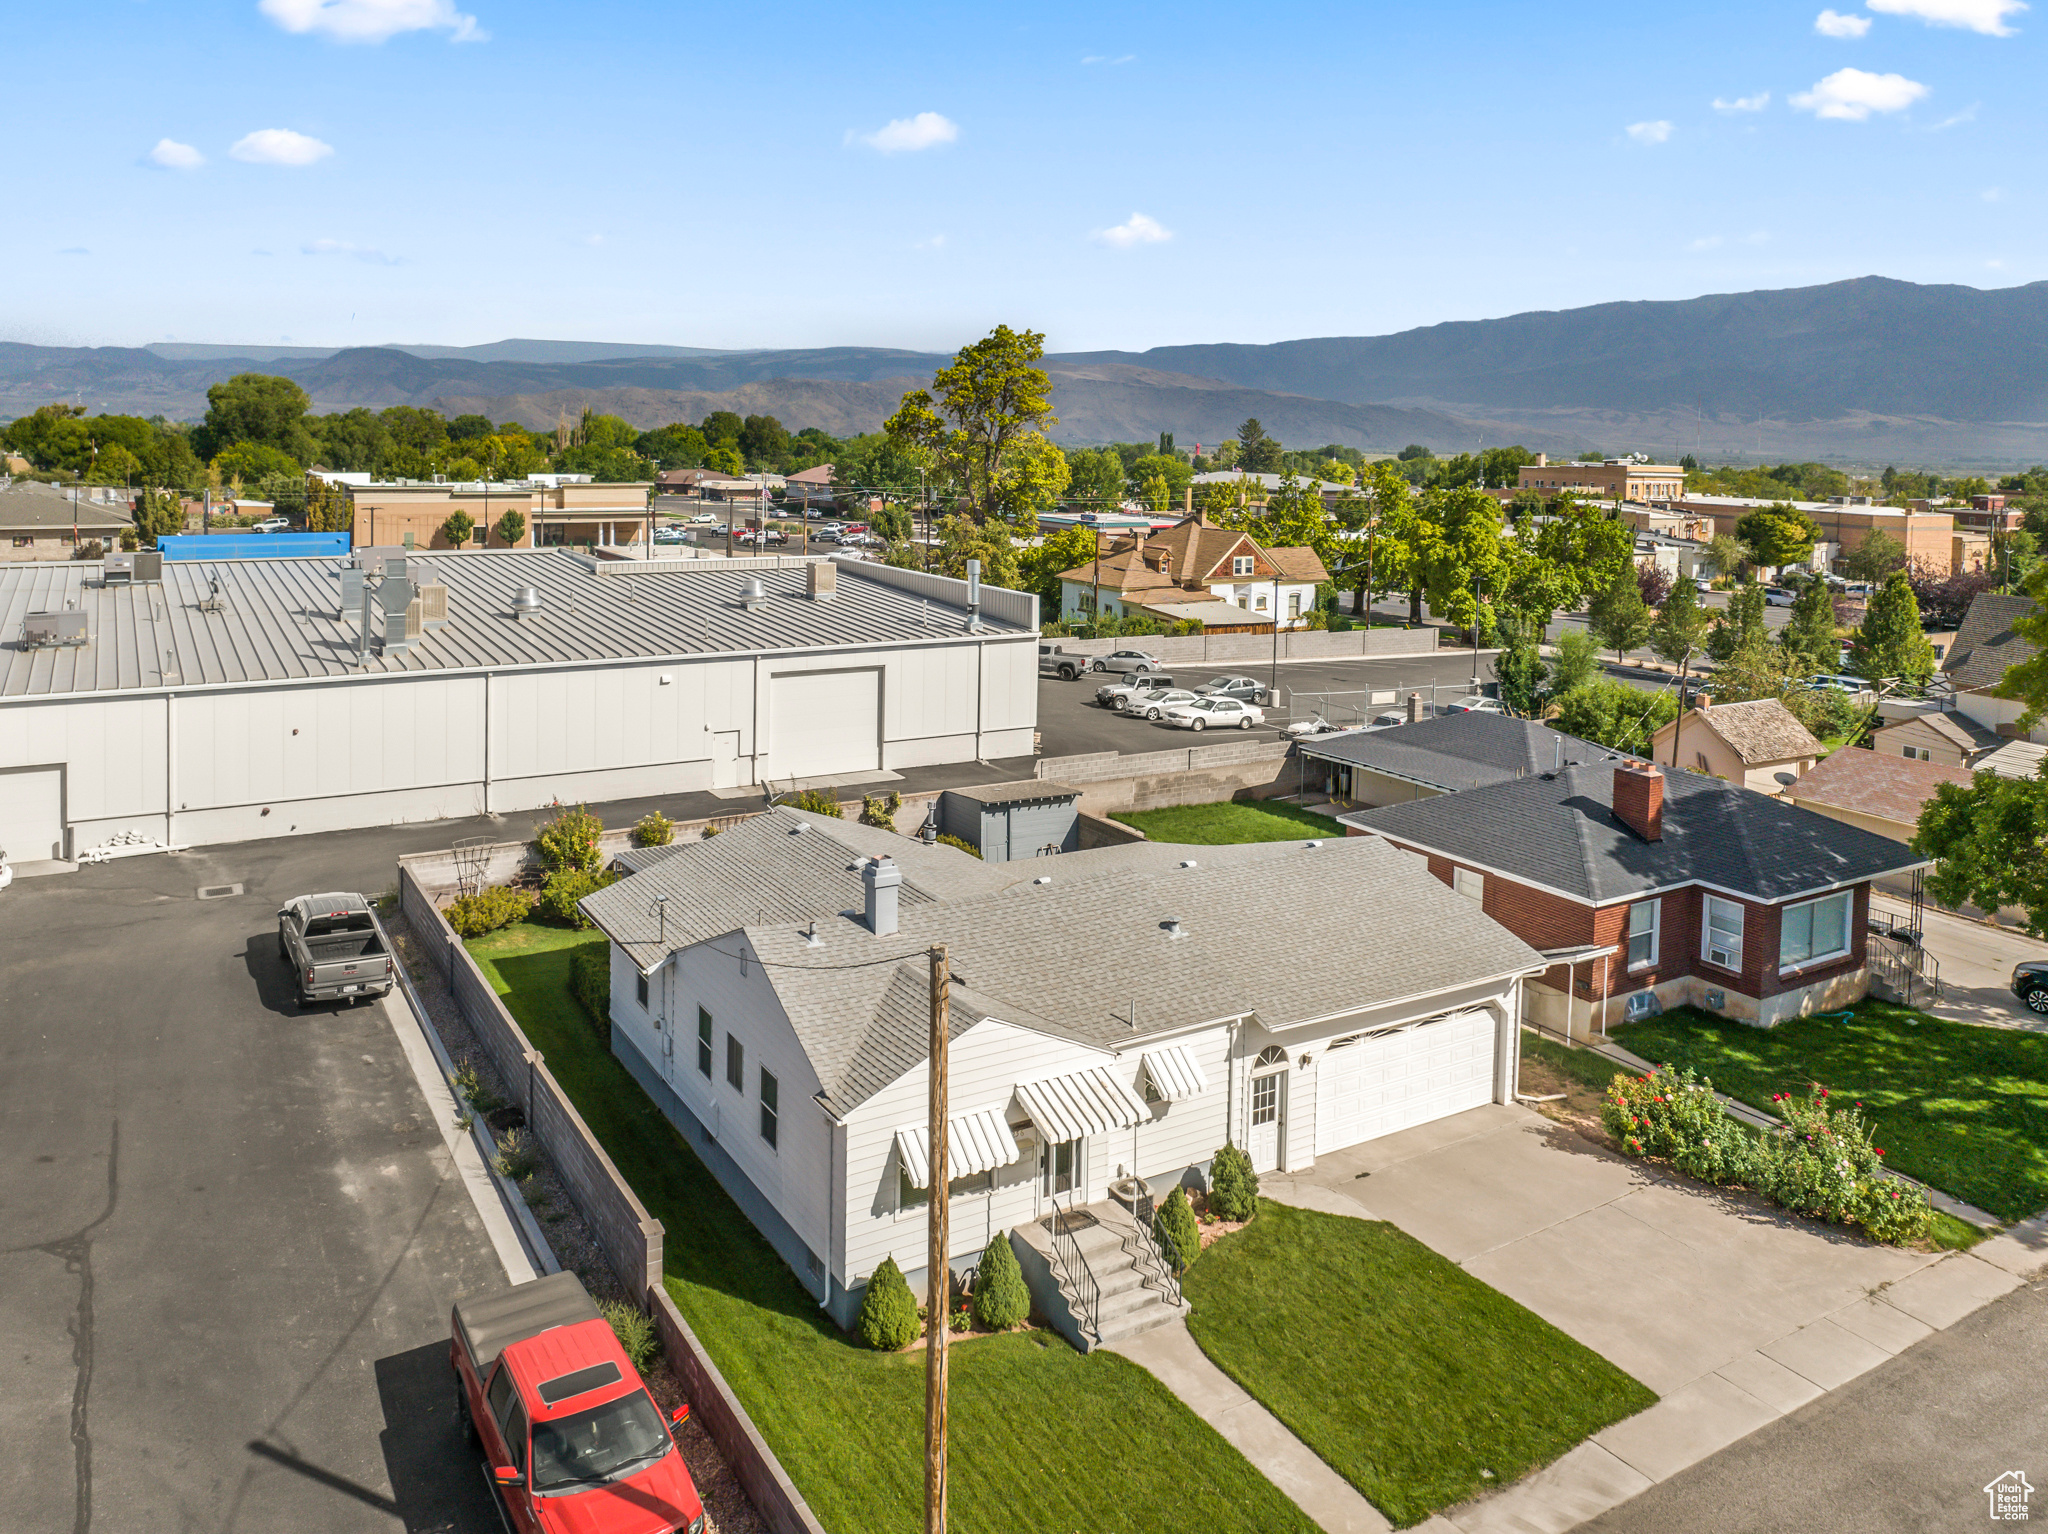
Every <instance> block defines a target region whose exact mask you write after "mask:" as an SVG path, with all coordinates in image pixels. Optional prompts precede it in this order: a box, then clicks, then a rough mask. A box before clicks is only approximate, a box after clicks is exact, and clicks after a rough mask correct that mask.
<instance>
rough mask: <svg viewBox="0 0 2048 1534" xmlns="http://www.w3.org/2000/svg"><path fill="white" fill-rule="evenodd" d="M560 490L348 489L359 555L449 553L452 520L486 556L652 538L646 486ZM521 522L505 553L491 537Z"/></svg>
mask: <svg viewBox="0 0 2048 1534" xmlns="http://www.w3.org/2000/svg"><path fill="white" fill-rule="evenodd" d="M549 479H550V480H554V479H560V482H559V483H546V482H542V481H539V480H514V481H502V482H492V483H488V484H486V483H483V482H481V481H478V482H473V483H465V484H377V483H370V484H361V485H357V484H350V485H349V486H348V494H349V500H350V501H351V502H352V503H353V505H354V509H355V542H356V547H357V548H370V547H372V546H374V545H382V544H388V545H396V546H401V547H404V548H408V549H445V548H448V547H449V546H450V545H449V541H448V534H447V532H446V531H445V528H446V527H447V524H448V519H449V518H450V517H452V516H453V515H454V514H455V513H456V512H458V511H459V512H462V513H463V514H464V515H466V516H467V517H468V518H469V520H470V523H471V524H472V526H473V527H474V529H475V530H474V531H473V532H472V533H471V534H470V540H469V541H470V543H471V544H472V545H482V546H485V547H488V548H494V549H502V548H506V547H508V546H509V547H512V548H545V547H548V546H550V545H559V544H571V543H601V544H628V543H646V542H648V541H649V540H650V539H651V538H652V537H653V533H654V513H653V511H652V510H651V509H650V508H649V506H648V504H647V491H648V488H649V482H647V481H640V482H637V483H636V482H631V481H627V482H621V483H617V484H606V483H589V482H578V481H575V480H573V479H567V478H561V477H560V476H549ZM508 511H516V512H518V513H519V515H520V518H521V519H522V524H523V525H522V526H521V528H520V533H519V536H518V537H517V538H514V539H513V540H512V541H511V543H510V544H509V545H508V544H507V543H506V540H505V538H504V537H503V535H502V534H500V533H499V532H497V531H496V529H497V527H498V525H499V524H500V523H501V522H502V521H503V520H504V516H505V513H506V512H508Z"/></svg>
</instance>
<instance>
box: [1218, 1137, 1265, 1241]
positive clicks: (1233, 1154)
mask: <svg viewBox="0 0 2048 1534" xmlns="http://www.w3.org/2000/svg"><path fill="white" fill-rule="evenodd" d="M1258 1207H1259V1174H1258V1173H1257V1172H1254V1171H1253V1170H1252V1158H1251V1157H1249V1156H1247V1155H1246V1154H1245V1153H1244V1152H1243V1151H1241V1150H1239V1149H1238V1148H1237V1147H1236V1146H1235V1145H1232V1144H1230V1143H1229V1142H1228V1141H1225V1142H1224V1146H1223V1149H1221V1150H1219V1151H1218V1152H1216V1159H1215V1160H1213V1161H1211V1162H1210V1163H1209V1212H1210V1213H1211V1214H1213V1215H1215V1216H1216V1218H1217V1219H1219V1220H1231V1221H1234V1222H1237V1223H1240V1224H1241V1223H1242V1222H1244V1221H1246V1220H1249V1219H1250V1218H1251V1217H1252V1213H1253V1211H1254V1210H1256V1209H1257V1208H1258Z"/></svg>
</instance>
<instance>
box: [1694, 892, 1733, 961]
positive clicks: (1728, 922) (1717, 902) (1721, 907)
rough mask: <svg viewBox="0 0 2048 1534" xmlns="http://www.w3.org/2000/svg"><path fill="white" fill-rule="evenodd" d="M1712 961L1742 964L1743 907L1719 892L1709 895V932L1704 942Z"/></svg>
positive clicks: (1705, 953)
mask: <svg viewBox="0 0 2048 1534" xmlns="http://www.w3.org/2000/svg"><path fill="white" fill-rule="evenodd" d="M1700 948H1701V954H1700V956H1701V957H1702V958H1704V959H1705V960H1706V961H1707V962H1708V963H1709V964H1713V965H1718V966H1719V967H1720V968H1722V969H1734V970H1739V969H1741V968H1742V907H1741V906H1740V905H1738V904H1736V902H1734V901H1733V900H1723V899H1722V898H1721V897H1720V896H1718V895H1709V896H1707V913H1706V932H1705V935H1704V938H1703V941H1702V942H1701V944H1700Z"/></svg>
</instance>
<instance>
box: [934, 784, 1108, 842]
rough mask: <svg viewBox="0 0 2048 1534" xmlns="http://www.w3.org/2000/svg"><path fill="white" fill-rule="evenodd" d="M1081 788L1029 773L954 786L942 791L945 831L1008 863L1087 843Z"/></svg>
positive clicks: (942, 827)
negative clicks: (970, 785)
mask: <svg viewBox="0 0 2048 1534" xmlns="http://www.w3.org/2000/svg"><path fill="white" fill-rule="evenodd" d="M1080 797H1081V790H1080V789H1078V788H1069V787H1068V786H1067V785H1066V784H1064V783H1045V782H1040V781H1039V780H1037V779H1035V778H1027V779H1025V780H1024V781H1023V782H1021V783H984V784H982V785H980V786H979V787H975V788H949V789H947V790H946V791H945V792H944V793H942V794H940V795H939V830H940V831H941V832H943V833H944V834H945V835H947V836H957V837H959V838H960V840H962V841H963V842H966V843H967V844H968V845H969V846H971V847H978V848H980V849H981V858H982V861H983V862H985V863H1008V862H1011V861H1013V860H1015V859H1019V858H1032V857H1039V856H1041V855H1043V854H1046V853H1051V852H1075V851H1078V850H1079V849H1080V846H1081V812H1080V810H1079V808H1078V807H1077V802H1078V801H1079V799H1080Z"/></svg>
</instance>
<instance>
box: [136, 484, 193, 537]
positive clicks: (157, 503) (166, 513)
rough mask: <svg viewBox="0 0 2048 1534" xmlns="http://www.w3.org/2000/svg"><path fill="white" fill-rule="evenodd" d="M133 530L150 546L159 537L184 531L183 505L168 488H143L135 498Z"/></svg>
mask: <svg viewBox="0 0 2048 1534" xmlns="http://www.w3.org/2000/svg"><path fill="white" fill-rule="evenodd" d="M135 531H136V532H137V533H138V534H139V535H141V537H143V538H144V539H146V540H147V541H148V542H149V544H150V546H151V547H152V548H154V547H155V545H156V540H157V539H159V538H164V537H168V536H170V535H172V534H175V533H182V532H183V531H185V507H184V504H183V502H181V501H180V500H179V499H178V497H177V496H176V495H175V494H173V493H172V492H170V491H168V490H145V491H143V492H142V494H140V495H138V496H137V497H136V498H135Z"/></svg>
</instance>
